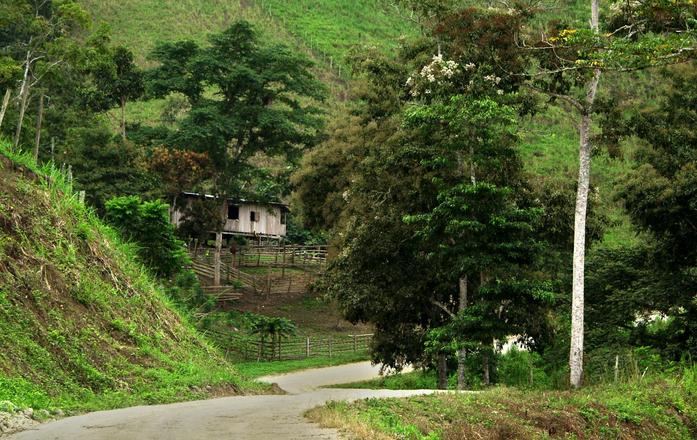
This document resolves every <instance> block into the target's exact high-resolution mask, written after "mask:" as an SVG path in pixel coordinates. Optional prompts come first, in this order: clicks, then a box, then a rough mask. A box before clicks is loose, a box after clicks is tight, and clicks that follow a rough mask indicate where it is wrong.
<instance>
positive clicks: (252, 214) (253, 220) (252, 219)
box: [249, 211, 259, 222]
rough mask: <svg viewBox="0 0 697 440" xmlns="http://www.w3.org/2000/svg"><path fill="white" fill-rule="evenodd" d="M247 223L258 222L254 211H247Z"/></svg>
mask: <svg viewBox="0 0 697 440" xmlns="http://www.w3.org/2000/svg"><path fill="white" fill-rule="evenodd" d="M249 221H251V222H256V221H259V219H258V218H257V212H256V211H249Z"/></svg>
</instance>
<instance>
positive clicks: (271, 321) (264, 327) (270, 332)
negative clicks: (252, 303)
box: [250, 315, 297, 359]
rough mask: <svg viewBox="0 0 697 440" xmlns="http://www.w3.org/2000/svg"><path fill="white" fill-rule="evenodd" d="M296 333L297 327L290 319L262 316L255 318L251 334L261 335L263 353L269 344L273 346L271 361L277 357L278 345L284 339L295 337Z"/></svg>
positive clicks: (261, 350)
mask: <svg viewBox="0 0 697 440" xmlns="http://www.w3.org/2000/svg"><path fill="white" fill-rule="evenodd" d="M296 332H297V327H296V325H295V324H294V323H293V321H291V320H290V319H287V318H279V317H269V316H262V315H259V316H257V317H255V319H254V321H252V325H251V328H250V333H251V334H253V335H259V340H260V343H261V348H260V352H261V353H263V352H264V347H265V345H266V343H267V342H268V343H269V344H270V345H271V355H270V357H271V359H273V358H274V357H275V350H276V345H277V343H280V341H281V339H283V338H287V337H288V336H293V335H295V334H296ZM267 338H268V339H267ZM279 350H280V347H279Z"/></svg>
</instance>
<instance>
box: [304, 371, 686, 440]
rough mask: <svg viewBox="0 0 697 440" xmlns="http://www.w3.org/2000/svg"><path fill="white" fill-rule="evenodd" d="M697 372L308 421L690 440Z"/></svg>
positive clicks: (433, 432)
mask: <svg viewBox="0 0 697 440" xmlns="http://www.w3.org/2000/svg"><path fill="white" fill-rule="evenodd" d="M696 378H697V368H695V367H692V368H688V369H686V370H685V371H684V372H683V373H682V375H681V376H680V375H679V376H673V377H663V378H661V377H654V378H651V379H646V380H643V381H636V382H631V383H623V384H617V385H599V386H593V387H587V388H584V389H582V390H579V391H576V392H574V391H539V390H529V391H522V390H519V389H515V388H507V387H499V388H493V389H489V390H487V391H484V392H480V393H475V394H472V393H469V394H456V393H451V394H437V395H431V396H420V397H412V398H408V399H381V400H378V399H368V400H364V401H359V402H356V403H345V402H332V403H330V404H328V405H327V406H325V407H321V408H318V409H315V410H312V411H311V412H310V413H309V416H310V417H311V418H312V419H314V420H316V421H319V422H321V423H322V424H323V425H325V426H332V427H338V428H341V429H342V430H344V431H348V433H349V434H351V435H353V436H354V438H361V439H404V440H422V439H429V440H437V439H461V438H479V439H503V438H516V439H538V438H587V439H589V438H590V439H620V438H621V439H659V438H661V439H663V438H665V439H668V438H670V439H690V438H694V436H695V434H697V409H696V408H697V382H696Z"/></svg>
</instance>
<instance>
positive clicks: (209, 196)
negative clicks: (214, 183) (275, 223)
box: [181, 191, 288, 209]
mask: <svg viewBox="0 0 697 440" xmlns="http://www.w3.org/2000/svg"><path fill="white" fill-rule="evenodd" d="M181 194H182V195H184V196H189V197H205V198H207V199H217V198H218V196H216V195H213V194H201V193H197V192H190V191H182V192H181ZM227 200H228V201H229V202H232V203H235V204H249V205H271V206H280V207H281V208H284V209H288V205H286V204H285V203H281V202H262V201H259V200H246V199H235V198H232V197H228V199H227Z"/></svg>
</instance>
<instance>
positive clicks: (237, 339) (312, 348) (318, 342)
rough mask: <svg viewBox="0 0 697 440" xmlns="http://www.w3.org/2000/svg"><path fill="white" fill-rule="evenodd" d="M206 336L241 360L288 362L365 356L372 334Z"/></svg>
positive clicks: (213, 332)
mask: <svg viewBox="0 0 697 440" xmlns="http://www.w3.org/2000/svg"><path fill="white" fill-rule="evenodd" d="M208 334H209V336H212V338H213V339H214V340H215V341H216V342H218V343H219V344H220V345H221V346H222V348H223V349H224V350H226V351H228V352H233V353H236V354H237V355H238V356H240V357H242V358H243V359H245V360H257V361H261V360H266V361H274V360H289V359H303V358H310V357H329V358H332V357H334V356H337V355H340V354H345V353H365V352H367V351H368V349H369V348H370V344H371V342H372V339H373V334H372V333H369V334H361V335H345V336H330V337H326V338H319V337H312V336H304V337H303V336H291V337H288V338H280V339H278V340H270V339H269V338H265V340H263V341H262V339H261V337H254V336H243V335H239V334H235V333H223V332H215V331H211V332H209V333H208Z"/></svg>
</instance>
